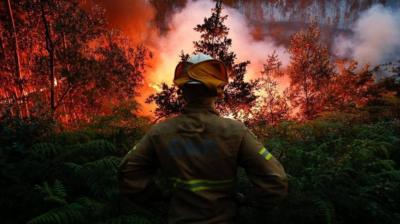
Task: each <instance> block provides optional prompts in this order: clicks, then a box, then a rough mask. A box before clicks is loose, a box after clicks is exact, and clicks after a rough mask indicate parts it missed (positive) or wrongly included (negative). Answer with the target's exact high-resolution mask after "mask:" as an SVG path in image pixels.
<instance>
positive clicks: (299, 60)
mask: <svg viewBox="0 0 400 224" xmlns="http://www.w3.org/2000/svg"><path fill="white" fill-rule="evenodd" d="M288 51H289V53H290V64H289V66H288V69H287V74H288V77H289V78H290V87H289V93H290V101H291V104H292V105H293V106H294V107H298V110H299V113H298V115H299V117H300V118H302V119H306V120H310V119H313V118H315V117H316V115H317V114H318V113H319V112H321V111H322V110H323V106H324V105H323V101H322V98H323V94H325V92H324V88H325V87H326V86H327V85H328V84H329V81H330V79H331V77H332V76H333V75H334V69H333V66H332V64H331V61H330V55H329V51H328V48H327V47H326V46H324V45H323V44H322V43H321V41H320V30H319V28H318V26H317V24H316V23H315V22H314V23H312V24H311V25H310V26H309V27H308V28H307V29H305V30H301V31H299V32H297V33H295V34H294V35H293V36H292V37H291V40H290V44H289V49H288Z"/></svg>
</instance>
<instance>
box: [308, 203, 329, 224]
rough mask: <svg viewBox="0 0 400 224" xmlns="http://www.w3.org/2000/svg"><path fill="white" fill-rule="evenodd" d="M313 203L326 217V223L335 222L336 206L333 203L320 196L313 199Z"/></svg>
mask: <svg viewBox="0 0 400 224" xmlns="http://www.w3.org/2000/svg"><path fill="white" fill-rule="evenodd" d="M311 201H312V202H313V204H314V205H315V206H316V207H317V209H318V211H319V213H320V214H321V215H322V216H323V217H324V219H325V222H324V223H326V224H332V223H333V220H334V219H333V214H334V208H333V204H332V203H331V202H329V201H327V200H324V199H323V198H320V197H314V198H312V199H311Z"/></svg>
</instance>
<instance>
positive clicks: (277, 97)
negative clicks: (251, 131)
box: [255, 52, 290, 125]
mask: <svg viewBox="0 0 400 224" xmlns="http://www.w3.org/2000/svg"><path fill="white" fill-rule="evenodd" d="M281 66H282V62H280V61H279V59H278V55H277V54H276V52H273V53H272V54H270V55H268V58H267V61H266V63H265V64H264V66H263V71H261V80H260V82H261V87H262V91H263V97H262V101H261V107H260V111H259V112H258V113H257V116H256V117H255V120H256V121H257V122H258V123H259V122H266V123H268V124H272V125H274V124H277V123H279V122H281V121H282V120H286V119H288V118H289V114H290V108H289V104H288V99H287V91H284V92H283V93H282V94H281V93H279V91H278V82H277V81H276V80H275V79H274V78H277V77H281V76H283V72H282V69H281Z"/></svg>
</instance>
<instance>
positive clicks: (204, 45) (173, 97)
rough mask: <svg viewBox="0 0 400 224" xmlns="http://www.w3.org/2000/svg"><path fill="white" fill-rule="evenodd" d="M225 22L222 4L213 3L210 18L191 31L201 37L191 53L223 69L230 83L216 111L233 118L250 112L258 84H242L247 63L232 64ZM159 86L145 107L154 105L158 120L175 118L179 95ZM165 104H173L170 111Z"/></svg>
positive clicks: (230, 43)
mask: <svg viewBox="0 0 400 224" xmlns="http://www.w3.org/2000/svg"><path fill="white" fill-rule="evenodd" d="M227 18H228V16H227V15H222V1H217V2H216V4H215V8H213V9H212V13H211V16H210V17H208V18H205V19H204V22H203V23H202V24H199V25H197V26H196V27H195V28H194V30H195V31H197V32H199V33H201V39H200V40H199V41H195V42H194V49H195V50H194V53H204V54H208V55H210V56H212V57H213V58H215V59H218V60H221V61H222V62H224V64H225V65H226V66H227V68H228V76H229V78H230V82H229V83H228V85H227V86H226V87H225V89H224V97H223V98H222V99H220V100H219V101H218V104H217V109H218V110H219V111H220V112H221V114H223V115H231V116H233V117H236V118H237V117H239V116H241V117H243V115H248V114H249V112H251V108H252V107H253V106H254V104H255V103H256V99H257V96H256V95H255V88H256V86H257V85H258V82H257V81H250V82H247V81H245V80H244V77H245V74H246V71H247V65H248V64H249V63H250V62H249V61H245V62H236V54H235V53H234V52H233V51H231V50H230V47H231V46H232V39H230V38H229V37H228V34H229V28H228V27H227V26H226V25H225V24H224V22H225V20H226V19H227ZM186 59H187V55H185V54H182V55H181V60H182V61H184V60H186ZM162 86H163V89H162V91H161V92H159V93H156V94H153V95H151V96H150V97H149V98H148V100H147V102H148V103H150V102H155V103H156V105H157V109H156V116H157V117H159V118H160V117H163V116H169V115H172V114H176V113H178V112H179V111H180V109H181V108H182V106H183V101H182V100H179V99H178V98H177V97H179V93H177V91H178V90H177V89H176V88H175V87H168V86H167V85H166V84H162ZM165 102H174V104H175V105H174V106H172V107H171V106H170V105H167V104H165ZM172 108H173V110H171V109H172Z"/></svg>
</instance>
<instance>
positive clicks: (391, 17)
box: [334, 5, 400, 65]
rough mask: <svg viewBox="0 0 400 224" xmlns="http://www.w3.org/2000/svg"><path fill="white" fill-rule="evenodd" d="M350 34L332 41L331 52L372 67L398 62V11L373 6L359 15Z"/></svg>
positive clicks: (399, 24)
mask: <svg viewBox="0 0 400 224" xmlns="http://www.w3.org/2000/svg"><path fill="white" fill-rule="evenodd" d="M351 31H352V33H353V34H352V36H350V37H345V36H343V35H342V36H339V37H337V38H335V41H334V50H335V53H336V54H337V55H338V56H340V57H348V58H353V59H355V60H357V61H359V62H360V63H361V64H367V63H368V64H371V65H377V64H380V63H384V62H387V61H391V60H396V59H399V56H398V55H399V53H400V10H399V9H396V10H393V9H390V8H385V7H383V6H382V5H374V6H372V7H371V8H369V9H368V10H367V11H365V12H364V13H362V14H361V15H360V17H359V18H358V19H357V20H356V22H355V23H354V25H353V27H352V29H351ZM396 57H397V58H396Z"/></svg>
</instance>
